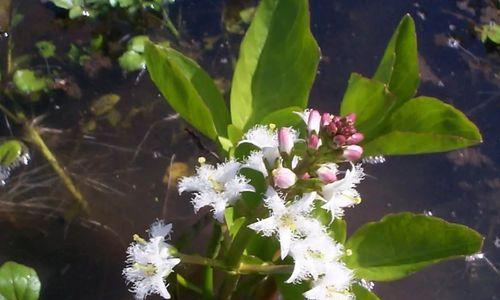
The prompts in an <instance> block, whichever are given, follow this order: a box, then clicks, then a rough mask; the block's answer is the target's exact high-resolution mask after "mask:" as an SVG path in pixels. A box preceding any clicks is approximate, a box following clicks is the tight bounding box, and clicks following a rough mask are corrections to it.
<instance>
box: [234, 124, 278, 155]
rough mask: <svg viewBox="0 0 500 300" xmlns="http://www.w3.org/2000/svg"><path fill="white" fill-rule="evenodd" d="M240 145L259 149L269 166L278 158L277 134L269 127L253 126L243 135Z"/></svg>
mask: <svg viewBox="0 0 500 300" xmlns="http://www.w3.org/2000/svg"><path fill="white" fill-rule="evenodd" d="M242 143H250V144H252V145H254V146H257V147H258V148H260V149H261V150H262V153H263V155H264V158H265V159H266V160H267V161H268V162H269V163H270V164H274V162H275V161H276V159H278V157H280V151H279V148H278V147H279V142H278V134H277V132H276V130H275V129H273V128H271V127H270V126H264V125H256V126H254V127H253V128H252V129H250V130H248V131H247V133H245V135H244V136H243V139H242V140H241V141H240V142H239V143H238V144H242Z"/></svg>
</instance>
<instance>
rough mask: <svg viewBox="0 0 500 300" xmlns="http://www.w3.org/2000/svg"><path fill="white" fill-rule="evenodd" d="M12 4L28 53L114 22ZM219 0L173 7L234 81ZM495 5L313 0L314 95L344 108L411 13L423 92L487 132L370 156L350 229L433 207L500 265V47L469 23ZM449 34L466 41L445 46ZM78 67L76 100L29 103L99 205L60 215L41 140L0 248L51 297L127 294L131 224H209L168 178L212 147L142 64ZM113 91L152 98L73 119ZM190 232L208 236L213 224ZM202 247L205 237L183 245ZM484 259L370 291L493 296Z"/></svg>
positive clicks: (4, 200)
mask: <svg viewBox="0 0 500 300" xmlns="http://www.w3.org/2000/svg"><path fill="white" fill-rule="evenodd" d="M16 5H19V12H21V13H22V14H24V16H25V19H24V20H23V22H22V24H21V25H20V26H19V27H18V29H17V30H16V31H15V32H13V36H14V40H15V54H16V55H22V54H27V53H33V51H34V50H35V49H34V47H33V45H34V43H35V42H36V41H38V40H41V39H48V40H53V41H54V42H55V43H56V44H57V46H58V49H67V48H68V47H69V43H75V42H78V41H80V40H88V39H89V38H90V36H91V35H92V32H93V31H94V30H106V28H104V29H103V26H106V25H109V24H106V22H105V21H102V20H101V21H96V22H88V23H85V22H81V23H76V24H75V23H71V24H66V23H64V22H62V21H61V18H58V17H57V15H55V13H54V12H55V10H54V9H51V8H49V7H48V6H47V5H42V4H41V3H40V2H39V1H36V0H29V1H28V0H24V1H18V2H16ZM222 7H223V3H221V1H208V0H206V1H205V0H204V1H187V0H184V1H182V0H179V1H178V2H177V3H176V4H175V9H174V13H175V14H182V20H183V23H182V28H183V30H184V32H185V35H186V36H187V37H189V38H188V40H189V45H187V46H186V48H187V50H188V51H187V53H189V54H191V55H194V56H196V58H197V60H198V61H200V63H201V64H202V65H203V66H204V67H205V68H206V69H207V70H209V73H211V74H213V75H214V76H216V77H218V78H221V79H223V78H225V79H226V80H225V81H226V82H227V79H228V74H230V73H231V60H232V59H234V56H235V54H236V53H237V49H235V48H234V47H235V45H236V44H237V43H236V42H237V41H238V38H232V39H231V41H230V43H226V40H225V39H224V38H220V36H219V35H220V33H221V25H220V15H221V12H222ZM486 7H487V1H486V0H483V1H470V3H469V2H467V1H459V2H455V1H439V2H436V1H429V0H427V1H419V2H414V1H389V0H385V1H326V0H321V1H320V0H318V1H314V2H312V3H311V10H312V12H311V15H312V22H313V32H314V35H315V36H316V38H317V40H318V42H319V44H320V46H321V48H322V52H323V59H322V62H321V64H320V69H319V72H318V77H317V80H316V83H315V86H314V89H313V92H312V95H311V106H315V107H318V108H320V109H322V110H328V111H332V112H335V111H337V109H338V107H339V103H340V100H341V96H342V94H343V91H344V89H345V87H346V83H347V79H348V76H349V74H350V72H352V71H356V72H359V73H361V74H364V75H371V74H372V73H373V72H374V70H375V68H376V64H377V62H378V61H379V59H380V56H381V54H382V53H383V49H384V47H385V45H386V42H387V40H388V39H389V37H390V35H391V33H392V30H393V29H394V28H395V26H396V24H397V22H398V21H399V19H400V18H401V16H402V15H403V14H405V13H408V12H409V13H411V14H412V15H413V16H414V17H415V19H416V23H417V34H418V38H419V55H420V57H421V64H422V65H421V70H422V81H423V83H422V85H421V88H420V93H421V94H428V95H434V96H436V97H439V98H442V99H446V100H447V101H448V102H450V103H453V105H455V106H457V107H458V108H459V109H460V110H462V111H464V112H466V114H467V115H468V116H469V117H470V118H471V119H472V120H473V121H474V122H475V123H476V124H477V125H478V127H479V128H480V129H481V131H482V133H483V137H484V141H485V142H484V143H483V144H482V145H480V146H478V147H474V148H472V149H465V150H460V151H455V152H451V153H447V154H436V155H425V156H406V157H394V158H392V157H391V158H388V160H387V162H386V163H384V164H382V165H378V166H367V172H368V173H369V175H370V176H369V178H368V180H366V181H365V184H364V185H362V186H361V187H360V190H361V193H362V195H363V196H364V202H363V203H362V204H361V205H360V206H359V207H357V208H356V209H352V210H350V211H349V212H348V214H347V218H348V221H349V224H350V228H349V231H350V232H352V231H353V230H354V229H355V228H357V227H358V226H359V225H361V224H363V223H365V222H367V221H372V220H377V219H379V218H380V217H381V216H383V215H384V214H386V213H390V212H399V211H403V210H409V211H414V212H425V213H428V214H433V215H436V216H439V217H442V218H445V219H447V220H449V221H453V222H459V223H464V224H466V225H469V226H471V227H473V228H475V229H476V230H478V231H479V232H481V233H482V234H483V235H484V236H485V238H486V239H485V245H484V253H485V256H486V258H487V259H488V261H490V262H491V263H492V264H494V265H496V266H498V263H499V262H500V249H499V248H500V217H499V213H500V200H499V196H500V193H499V189H500V178H499V177H498V163H499V161H500V157H499V156H498V146H499V145H498V136H497V135H498V130H497V127H498V125H499V123H498V115H497V114H498V108H499V100H500V91H499V88H498V87H499V84H500V77H499V76H500V75H499V70H500V59H499V55H498V52H494V51H493V52H491V51H490V52H488V51H487V49H486V48H485V47H484V45H483V44H482V43H481V42H480V41H479V40H478V39H477V38H476V37H475V36H473V35H472V34H471V31H470V24H471V22H478V23H479V22H483V21H484V20H483V18H486V19H487V18H488V15H492V14H491V12H490V11H488V10H487V9H486ZM497 13H498V12H497ZM493 15H495V14H493ZM497 17H498V16H497ZM497 23H499V22H498V20H497ZM96 28H97V29H96ZM113 30H114V33H113V34H114V35H123V36H124V35H126V34H129V33H132V34H135V32H132V29H131V28H128V27H127V26H125V25H120V24H119V25H118V26H117V27H116V28H113ZM154 34H156V35H160V34H162V33H161V32H155V33H154ZM212 36H219V38H217V39H215V40H216V42H215V44H214V46H213V48H211V49H209V50H205V51H202V50H201V49H202V47H201V45H203V44H204V43H206V42H207V37H212ZM450 39H453V40H452V41H457V42H458V43H459V44H458V46H457V45H456V44H452V45H454V47H450V44H449V42H450ZM42 67H43V64H42ZM70 75H71V76H72V77H74V78H75V80H76V81H78V83H79V85H80V88H81V91H82V97H81V99H80V100H74V99H68V98H67V97H65V96H64V95H62V94H54V95H52V96H48V98H47V99H42V100H41V101H40V103H39V104H36V105H34V112H37V111H38V110H40V111H44V112H47V111H48V113H47V117H46V118H45V119H44V121H43V126H44V127H46V128H47V129H49V130H47V131H46V134H45V135H44V137H46V138H47V141H48V143H49V145H50V147H51V148H53V149H55V152H56V154H57V155H58V157H60V159H61V161H62V162H63V163H64V164H65V166H66V167H67V169H68V170H69V172H70V173H71V174H72V175H73V176H74V177H75V180H76V183H77V184H78V186H79V187H80V188H81V189H82V192H83V194H84V195H85V196H86V198H87V199H88V200H89V202H90V204H91V210H92V213H91V215H90V216H88V217H85V218H81V219H76V220H75V221H74V222H72V223H71V224H66V223H64V221H63V218H62V212H63V211H64V209H65V208H67V207H68V205H69V202H70V201H71V200H70V198H69V195H68V194H67V192H66V191H65V190H64V187H62V186H61V185H60V183H59V181H58V180H57V178H56V177H55V175H54V174H53V173H52V172H51V171H50V168H48V166H47V165H45V162H44V160H43V159H42V158H41V157H40V156H39V155H38V154H37V153H32V163H31V164H30V165H29V166H28V167H24V168H22V169H20V170H18V171H17V172H15V174H14V175H13V177H12V178H10V180H9V182H8V184H7V185H6V186H5V187H2V188H1V190H0V201H1V202H0V203H1V205H0V261H5V260H16V261H18V262H21V263H25V264H28V265H30V266H33V267H34V268H35V269H37V270H38V271H39V274H40V277H41V280H42V282H43V291H42V294H43V297H42V298H43V299H132V296H131V295H130V294H129V293H128V292H127V290H126V286H125V283H124V282H123V279H122V278H121V274H120V273H121V269H122V268H123V264H124V263H123V260H124V256H125V254H124V252H125V248H126V245H127V244H128V242H129V241H130V237H131V235H132V234H134V233H143V232H144V230H145V229H146V228H147V226H148V225H149V224H150V223H151V222H152V220H154V219H155V218H161V217H162V216H164V217H165V218H166V219H167V220H168V221H171V222H173V223H174V228H175V233H174V240H179V239H181V237H182V236H183V235H184V233H187V232H189V230H190V229H191V228H192V227H193V226H195V225H196V224H198V225H196V226H197V227H199V229H200V230H201V231H202V232H208V231H209V230H210V226H208V223H207V222H204V218H203V217H202V216H193V215H192V211H191V208H190V204H189V202H188V201H187V199H185V198H180V197H179V196H177V192H176V190H175V187H167V184H166V183H165V182H166V181H165V180H164V175H165V173H166V170H167V168H168V167H169V166H170V164H171V163H172V156H173V155H175V156H174V161H175V162H182V163H186V164H187V165H188V166H193V165H194V161H195V160H196V158H197V157H198V156H199V155H207V154H206V153H204V152H203V150H202V149H200V148H199V147H198V146H197V141H196V140H195V139H193V138H192V136H191V135H190V134H189V133H188V132H186V131H185V130H184V128H185V127H186V125H185V123H183V122H182V120H180V119H178V118H176V116H175V115H174V114H173V111H172V110H171V109H170V108H169V107H168V106H167V105H166V104H165V103H164V102H163V100H162V99H161V98H160V96H159V95H158V91H157V90H156V88H155V87H154V86H153V85H152V83H151V82H150V80H149V78H148V76H147V75H146V76H143V77H140V78H136V77H137V73H132V74H129V75H127V76H124V75H123V74H122V73H121V71H120V70H119V69H118V68H116V67H113V68H111V69H105V70H102V71H100V72H99V73H98V75H97V76H96V77H94V78H90V77H89V76H87V75H86V74H83V73H82V71H81V70H77V69H75V70H74V72H73V74H70ZM221 82H224V80H221ZM111 92H112V93H116V94H118V95H120V96H121V101H120V102H119V104H118V106H117V110H118V111H119V112H120V113H122V114H123V115H126V114H127V113H129V112H130V110H131V109H132V108H141V107H143V108H146V109H143V110H142V111H141V112H140V113H139V114H138V115H137V116H136V117H135V118H134V119H133V120H132V121H131V124H130V126H128V127H113V126H110V125H109V124H99V125H98V127H97V129H96V130H95V131H93V132H91V133H88V134H81V133H80V132H78V130H76V128H77V127H78V125H75V124H79V122H80V121H81V120H82V119H85V118H86V116H88V114H89V112H88V105H89V103H90V101H91V100H92V99H95V98H96V97H98V96H100V95H102V94H104V93H111ZM1 126H2V128H1V130H2V135H4V136H8V135H9V129H8V126H7V125H6V124H5V122H2V125H1ZM165 201H167V205H164V202H165ZM164 207H166V208H167V209H166V210H164ZM200 221H201V223H200ZM204 225H206V226H204ZM192 244H193V245H204V236H203V235H202V236H201V238H200V240H199V241H195V242H194V243H192ZM199 248H203V246H202V247H199ZM195 250H196V251H199V250H200V249H194V248H193V249H187V250H186V251H188V252H189V251H195ZM488 261H486V260H485V259H478V260H475V261H469V262H466V261H463V260H461V261H453V262H449V263H443V264H440V265H438V266H434V267H432V268H429V269H426V270H425V271H423V272H420V273H418V274H416V275H414V276H412V277H410V278H408V279H405V280H401V281H398V282H395V283H389V284H377V285H376V286H375V291H376V292H377V294H379V295H380V296H381V298H382V299H388V300H391V299H480V300H482V299H485V300H486V299H498V297H499V296H498V295H500V288H499V287H500V275H499V274H498V270H496V271H495V269H494V268H492V267H491V266H490V265H489V264H488ZM497 268H498V267H497ZM181 271H189V270H181ZM190 272H196V270H195V271H190ZM174 294H175V293H174Z"/></svg>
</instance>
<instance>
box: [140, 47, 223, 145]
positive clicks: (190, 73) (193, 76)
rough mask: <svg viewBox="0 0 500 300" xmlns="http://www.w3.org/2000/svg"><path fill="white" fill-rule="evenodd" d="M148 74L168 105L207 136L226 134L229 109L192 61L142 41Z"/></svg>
mask: <svg viewBox="0 0 500 300" xmlns="http://www.w3.org/2000/svg"><path fill="white" fill-rule="evenodd" d="M145 57H146V65H147V69H148V71H149V74H150V76H151V78H152V80H153V82H154V83H155V84H156V86H157V87H158V89H159V90H160V91H161V93H162V94H163V96H164V97H165V99H166V100H167V101H168V102H169V103H170V105H171V106H172V107H173V108H174V109H175V110H176V111H177V112H178V113H179V114H180V115H181V117H183V118H184V119H185V120H186V121H187V122H189V123H190V124H191V125H192V126H194V127H195V128H196V129H197V130H199V131H200V132H201V133H203V134H204V135H206V136H207V137H209V138H211V139H215V138H216V137H217V135H221V136H226V135H227V133H226V130H227V126H228V124H229V112H228V110H227V107H226V104H225V102H224V99H223V98H222V95H221V94H220V92H219V90H218V89H217V87H216V86H215V84H214V82H213V80H212V79H211V78H210V76H209V75H208V74H207V73H206V72H205V71H203V69H201V67H200V66H198V64H196V62H194V61H193V60H191V59H189V58H187V57H185V56H184V55H182V54H181V53H179V52H177V51H175V50H173V49H170V48H163V47H160V46H156V45H154V44H152V43H147V44H146V49H145Z"/></svg>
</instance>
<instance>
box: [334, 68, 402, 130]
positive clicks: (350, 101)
mask: <svg viewBox="0 0 500 300" xmlns="http://www.w3.org/2000/svg"><path fill="white" fill-rule="evenodd" d="M396 100H397V98H396V97H395V96H394V95H393V94H392V93H391V92H389V90H388V89H387V85H386V84H384V83H382V82H380V81H377V80H374V79H368V78H365V77H363V76H361V75H359V74H356V73H352V74H351V77H350V78H349V83H348V86H347V90H346V92H345V94H344V98H343V100H342V103H341V105H340V114H341V115H343V116H345V115H347V114H349V113H356V128H357V129H358V131H360V132H362V133H363V134H364V135H365V140H370V139H371V138H372V137H373V136H374V135H375V131H376V130H377V129H379V125H380V123H381V122H382V121H383V120H384V119H385V118H386V117H387V115H388V114H389V111H390V109H391V107H392V106H393V105H394V103H395V102H396Z"/></svg>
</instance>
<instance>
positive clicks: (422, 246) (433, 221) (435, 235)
mask: <svg viewBox="0 0 500 300" xmlns="http://www.w3.org/2000/svg"><path fill="white" fill-rule="evenodd" d="M482 243H483V238H482V236H481V235H480V234H479V233H477V232H476V231H474V230H472V229H470V228H468V227H467V226H464V225H460V224H454V223H448V222H446V221H444V220H442V219H438V218H435V217H429V216H425V215H416V214H412V213H401V214H394V215H388V216H386V217H384V218H383V219H382V220H380V221H379V222H371V223H367V224H365V225H363V226H362V227H361V228H360V229H358V230H357V231H356V232H355V233H354V234H353V235H352V236H351V237H350V238H349V239H348V240H347V243H346V249H350V250H351V251H352V255H350V256H346V257H345V262H346V264H347V266H348V267H349V268H351V269H354V270H355V272H356V274H357V276H358V277H359V278H364V279H367V280H375V281H390V280H396V279H399V278H403V277H406V276H408V275H410V274H412V273H414V272H416V271H418V270H420V269H422V268H423V267H425V266H428V265H431V264H435V263H437V262H440V261H443V260H446V259H451V258H456V257H460V256H464V255H470V254H473V253H476V252H478V251H480V250H481V247H482Z"/></svg>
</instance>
